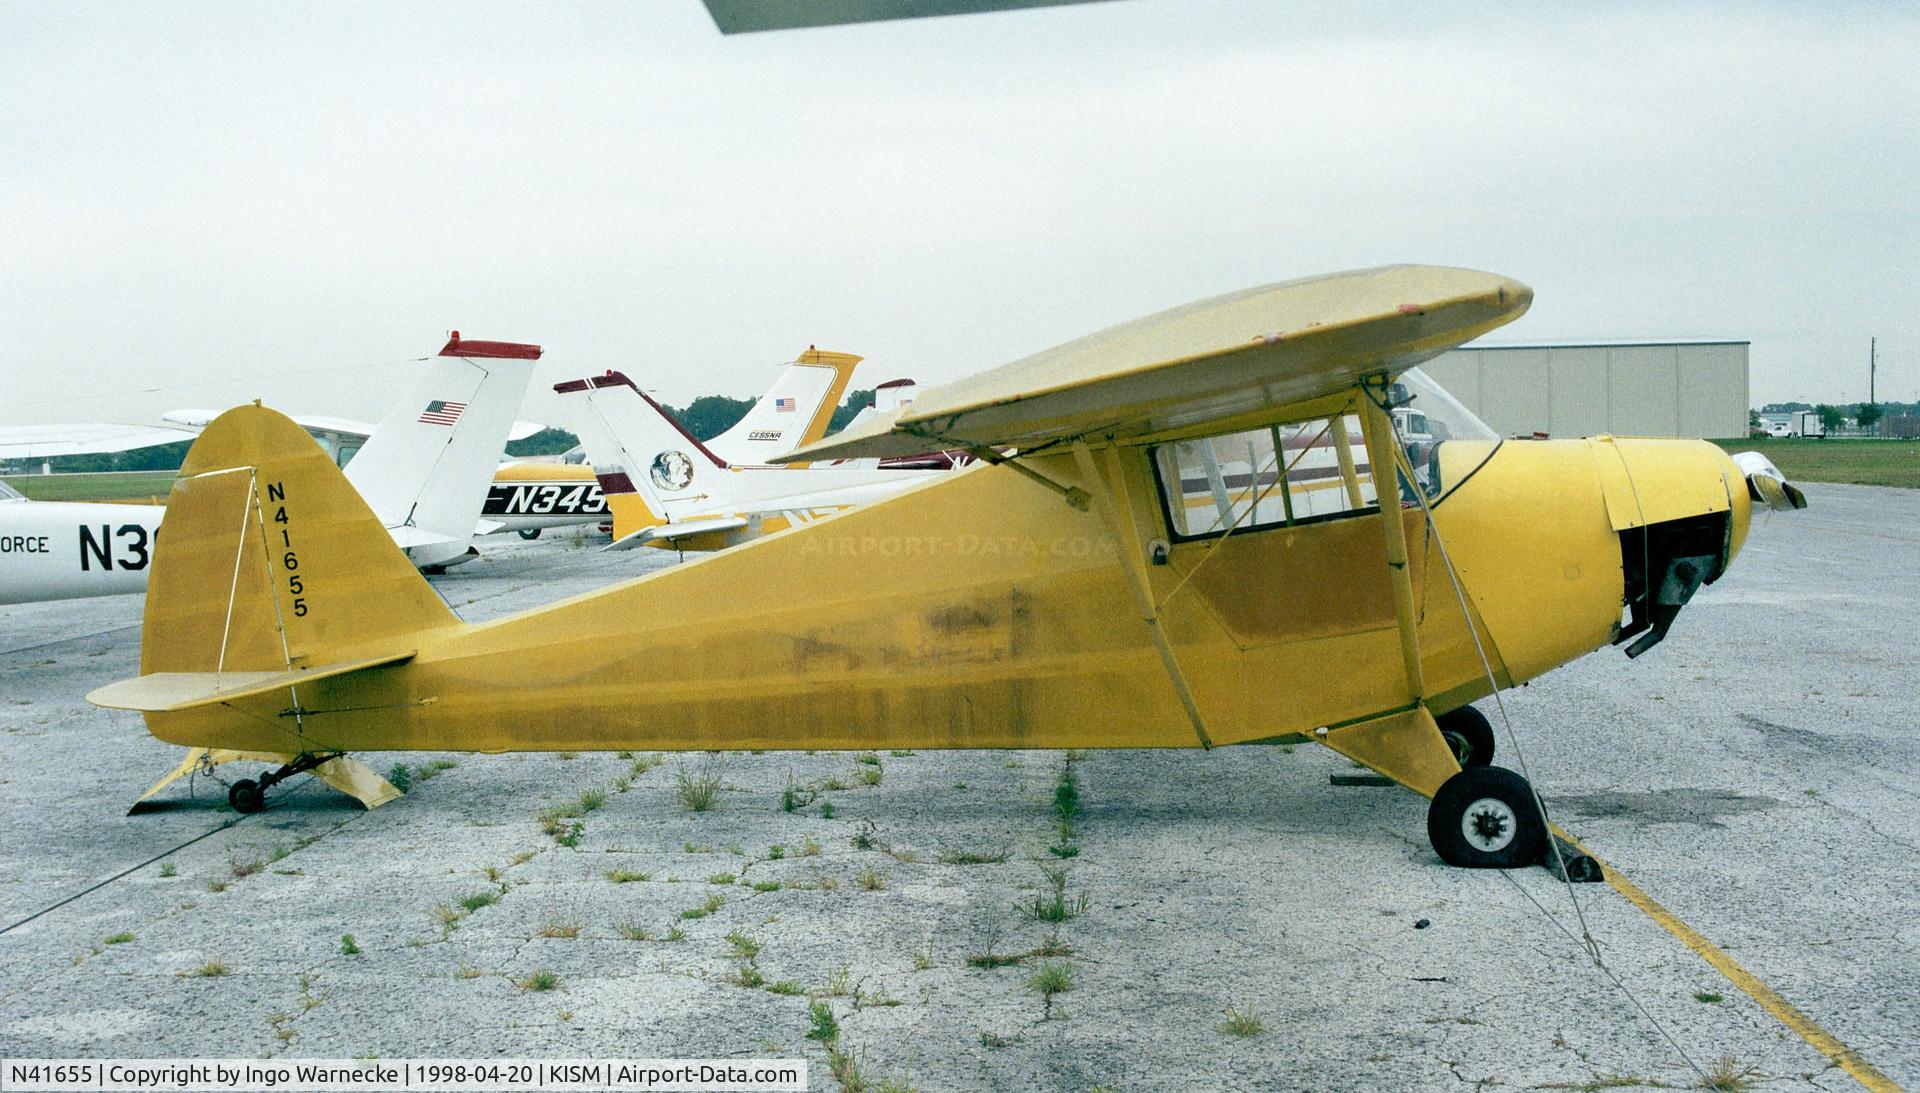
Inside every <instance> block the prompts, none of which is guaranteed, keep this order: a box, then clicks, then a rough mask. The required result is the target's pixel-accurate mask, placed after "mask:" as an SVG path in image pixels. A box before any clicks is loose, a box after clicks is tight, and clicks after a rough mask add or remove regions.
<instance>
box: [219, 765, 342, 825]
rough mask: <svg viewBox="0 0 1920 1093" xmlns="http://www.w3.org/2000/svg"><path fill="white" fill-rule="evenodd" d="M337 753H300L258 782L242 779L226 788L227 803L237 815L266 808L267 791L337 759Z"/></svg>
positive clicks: (265, 774)
mask: <svg viewBox="0 0 1920 1093" xmlns="http://www.w3.org/2000/svg"><path fill="white" fill-rule="evenodd" d="M339 755H340V753H339V752H320V753H314V752H302V753H301V754H299V755H296V756H294V757H293V760H292V761H291V762H289V763H287V764H285V765H284V766H282V767H281V768H280V769H279V770H270V771H267V772H265V773H264V774H262V775H260V780H259V781H257V782H256V781H254V780H253V779H251V778H242V779H240V780H239V781H238V782H235V783H234V784H232V785H231V786H228V787H227V803H228V804H230V805H232V806H233V810H234V811H235V812H239V813H243V814H244V813H248V812H258V811H260V810H261V809H263V808H265V807H267V791H268V790H270V789H272V788H273V787H274V786H277V785H279V784H280V783H281V782H284V781H286V780H287V779H289V778H291V777H293V776H294V775H296V774H305V773H306V772H308V771H310V770H312V769H313V768H315V767H317V766H319V765H320V764H322V763H325V762H327V761H328V760H329V759H337V758H339Z"/></svg>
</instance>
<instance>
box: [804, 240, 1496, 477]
mask: <svg viewBox="0 0 1920 1093" xmlns="http://www.w3.org/2000/svg"><path fill="white" fill-rule="evenodd" d="M1532 300H1533V290H1532V289H1530V288H1528V287H1527V286H1525V285H1523V284H1521V283H1520V282H1518V281H1514V280H1511V279H1509V278H1506V277H1501V276H1498V275H1496V274H1492V273H1481V272H1478V271H1476V270H1468V269H1453V268H1449V267H1444V266H1384V267H1381V268H1378V269H1368V270H1358V271H1355V272H1351V273H1335V274H1330V275H1328V276H1324V277H1311V278H1307V279H1305V280H1299V281H1288V282H1284V283H1281V284H1274V285H1265V286H1262V287H1260V288H1253V289H1247V290H1245V291H1242V292H1236V293H1232V294H1229V295H1226V296H1217V297H1214V298H1213V299H1210V300H1200V301H1197V302H1195V303H1191V304H1187V305H1185V306H1184V307H1177V308H1174V309H1172V310H1171V311H1163V312H1161V313H1159V314H1158V315H1149V316H1147V317H1146V318H1144V319H1137V320H1135V321H1133V322H1130V323H1126V324H1123V325H1121V326H1116V327H1113V328H1111V329H1108V330H1103V331H1101V332H1099V333H1097V334H1092V335H1089V336H1087V337H1085V338H1081V339H1080V340H1079V341H1075V342H1069V343H1067V344H1066V345H1062V346H1057V347H1055V348H1053V349H1049V350H1046V351H1045V352H1042V353H1036V354H1034V355H1033V356H1031V357H1028V358H1026V359H1024V360H1019V361H1015V362H1014V363H1012V364H1008V365H1003V366H1001V367H999V368H995V369H992V370H991V371H987V372H982V373H980V374H979V375H976V376H972V377H970V378H967V379H963V380H959V381H957V382H954V383H949V384H943V385H942V386H939V387H933V388H929V389H925V390H922V391H920V392H919V394H918V395H917V397H916V398H915V399H914V400H913V402H912V403H911V404H909V405H907V406H903V407H901V408H900V409H898V410H895V411H894V412H892V413H890V414H882V415H881V416H879V417H876V418H873V419H872V420H870V421H868V422H867V423H866V424H865V425H862V426H860V427H858V428H849V429H847V430H845V431H844V432H841V433H838V434H836V435H834V436H830V437H827V438H826V439H825V440H822V441H819V442H818V443H815V444H809V445H807V446H805V447H802V448H800V449H798V450H796V451H792V452H789V453H787V454H786V455H783V456H780V457H778V458H777V459H776V460H775V461H776V462H780V463H791V462H798V461H802V460H829V459H861V458H879V459H889V458H893V457H897V456H905V455H918V454H921V453H923V452H928V451H944V450H947V449H952V448H959V449H963V450H968V449H974V448H1019V449H1022V450H1025V451H1031V450H1033V449H1035V448H1039V447H1043V446H1046V445H1050V444H1055V443H1059V442H1062V441H1066V440H1071V439H1074V438H1076V437H1082V436H1087V435H1089V434H1092V433H1096V432H1097V433H1100V434H1102V435H1113V436H1116V437H1126V436H1141V435H1145V434H1149V433H1154V432H1159V431H1161V430H1165V429H1175V428H1185V427H1187V426H1193V425H1202V424H1205V423H1207V422H1211V421H1217V420H1221V419H1225V418H1230V417H1236V416H1239V415H1244V414H1249V413H1255V412H1261V411H1266V410H1269V409H1274V408H1280V407H1286V406H1291V405H1294V404H1296V403H1301V402H1305V401H1307V400H1310V399H1315V398H1318V397H1320V396H1323V395H1332V394H1336V393H1338V392H1340V391H1344V390H1347V389H1349V388H1351V387H1353V386H1355V385H1356V384H1358V383H1359V382H1360V381H1361V380H1362V379H1363V378H1366V377H1369V376H1378V375H1383V374H1384V375H1389V376H1391V375H1398V374H1399V373H1401V372H1404V371H1406V370H1407V369H1409V368H1412V367H1414V366H1416V365H1419V364H1420V363H1422V362H1423V361H1426V360H1429V359H1431V358H1433V357H1437V356H1439V355H1440V354H1441V353H1444V352H1446V351H1447V350H1449V349H1452V348H1453V347H1455V346H1457V345H1460V344H1461V343H1463V342H1467V341H1471V340H1472V339H1474V338H1477V337H1479V336H1480V335H1482V334H1484V333H1486V332H1487V331H1489V330H1492V329H1494V328H1495V327H1498V326H1500V325H1502V324H1504V323H1508V322H1511V321H1513V320H1514V319H1517V318H1519V317H1520V316H1521V315H1522V314H1524V313H1525V312H1526V310H1527V306H1528V304H1530V303H1531V302H1532Z"/></svg>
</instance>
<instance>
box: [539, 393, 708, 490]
mask: <svg viewBox="0 0 1920 1093" xmlns="http://www.w3.org/2000/svg"><path fill="white" fill-rule="evenodd" d="M553 389H554V390H555V391H557V392H559V393H560V394H562V395H567V396H570V401H573V402H574V403H575V407H576V410H577V411H578V417H577V418H576V420H575V425H576V427H577V428H576V431H577V432H578V433H579V434H580V442H581V443H582V444H583V445H584V446H585V447H586V449H587V462H588V463H591V464H592V465H593V470H594V474H595V475H597V476H598V477H599V479H600V490H601V492H602V493H605V494H606V495H607V498H608V501H609V503H611V502H612V501H613V500H614V499H615V498H616V497H618V496H619V495H621V494H635V493H637V494H639V495H640V497H641V499H642V500H643V501H644V502H645V503H646V506H647V508H648V510H649V511H651V512H652V513H653V516H654V518H655V519H656V520H658V521H660V522H662V523H666V522H670V521H671V520H672V519H673V518H674V516H675V514H676V510H679V509H682V508H685V507H686V505H687V503H689V502H693V501H698V502H699V503H700V507H701V509H702V510H703V511H709V510H716V509H717V510H720V511H725V510H727V509H728V508H729V507H730V505H731V491H730V489H729V485H728V483H727V463H726V461H725V460H723V459H721V458H720V457H719V456H717V455H715V454H713V451H712V449H710V448H708V447H707V446H706V445H705V444H702V443H701V442H700V441H699V440H696V439H695V438H694V436H693V434H692V433H689V432H687V429H686V426H684V425H682V424H680V423H679V422H678V421H675V420H674V418H673V415H671V414H669V413H667V411H666V409H665V408H664V407H662V406H661V405H660V404H659V403H657V402H655V401H653V399H652V398H651V397H650V396H648V394H647V393H646V392H645V391H642V390H640V388H639V386H638V385H637V384H635V383H634V382H633V381H632V380H630V379H628V378H627V377H626V376H625V375H623V374H622V373H619V372H608V373H607V374H606V375H604V376H595V377H593V378H591V379H583V380H570V381H568V382H566V383H558V384H555V385H554V387H553Z"/></svg>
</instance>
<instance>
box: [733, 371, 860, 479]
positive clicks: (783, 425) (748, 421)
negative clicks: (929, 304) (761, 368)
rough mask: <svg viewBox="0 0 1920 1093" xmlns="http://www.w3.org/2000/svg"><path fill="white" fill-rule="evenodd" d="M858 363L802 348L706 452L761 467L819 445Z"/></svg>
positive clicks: (734, 461)
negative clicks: (816, 444)
mask: <svg viewBox="0 0 1920 1093" xmlns="http://www.w3.org/2000/svg"><path fill="white" fill-rule="evenodd" d="M859 363H860V358H859V357H856V356H854V355H853V354H852V353H827V352H823V351H821V350H819V349H815V348H814V347H813V346H808V347H807V351H806V352H805V353H802V354H800V356H798V357H796V358H795V359H794V361H793V363H791V364H789V365H787V366H786V368H784V369H782V370H781V372H780V376H779V378H777V379H775V380H774V381H773V386H772V387H770V388H768V389H767V393H766V394H764V395H761V396H760V401H758V402H756V403H754V404H753V406H752V408H751V409H749V410H748V411H747V416H745V417H743V418H741V419H740V420H739V422H738V423H736V424H735V425H734V426H733V428H731V429H728V430H727V431H726V432H724V433H721V434H720V435H719V436H716V437H714V438H713V439H712V440H709V441H707V447H708V448H709V449H711V450H712V451H713V452H714V453H715V454H717V455H719V456H720V457H721V458H723V459H725V460H727V461H728V462H730V463H767V462H770V461H771V460H772V458H773V457H774V456H776V455H780V454H783V453H785V452H787V451H790V450H792V449H793V448H797V447H799V446H800V445H802V444H811V443H813V442H814V441H816V440H819V439H820V438H821V437H824V436H826V435H827V426H828V424H829V423H830V422H831V421H832V420H833V411H834V410H835V408H837V407H838V406H839V405H840V397H841V396H842V395H843V394H845V393H846V390H847V383H848V381H850V380H851V379H852V378H853V368H854V365H856V364H859ZM782 444H785V445H787V447H785V448H783V447H781V445H782Z"/></svg>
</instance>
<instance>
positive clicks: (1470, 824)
mask: <svg viewBox="0 0 1920 1093" xmlns="http://www.w3.org/2000/svg"><path fill="white" fill-rule="evenodd" d="M1519 826H1520V825H1519V817H1517V816H1515V815H1514V813H1513V807H1512V806H1511V805H1509V804H1507V802H1505V801H1502V800H1500V799H1499V798H1497V797H1482V798H1480V799H1479V800H1477V801H1475V802H1473V803H1472V804H1470V805H1468V806H1467V809H1466V811H1465V812H1464V813H1462V814H1461V816H1460V834H1461V835H1463V836H1465V837H1466V840H1467V842H1468V843H1469V844H1470V845H1472V846H1473V847H1474V849H1476V850H1479V851H1481V852H1482V853H1487V854H1493V853H1497V852H1499V851H1501V850H1505V849H1506V848H1507V846H1508V845H1509V844H1511V843H1512V842H1513V839H1514V835H1515V834H1516V832H1517V831H1518V830H1519Z"/></svg>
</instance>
